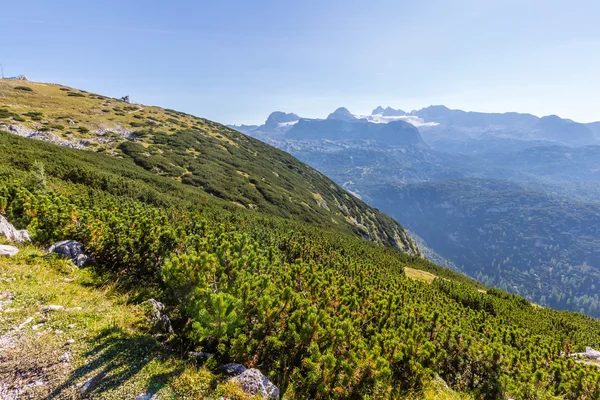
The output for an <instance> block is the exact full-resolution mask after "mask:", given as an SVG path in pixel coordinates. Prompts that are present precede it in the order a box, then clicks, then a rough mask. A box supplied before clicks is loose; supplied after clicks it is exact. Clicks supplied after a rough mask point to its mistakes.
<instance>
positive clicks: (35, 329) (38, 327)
mask: <svg viewBox="0 0 600 400" xmlns="http://www.w3.org/2000/svg"><path fill="white" fill-rule="evenodd" d="M42 326H43V324H37V325H34V326H32V327H31V329H33V330H34V331H37V330H39V329H40V328H41V327H42Z"/></svg>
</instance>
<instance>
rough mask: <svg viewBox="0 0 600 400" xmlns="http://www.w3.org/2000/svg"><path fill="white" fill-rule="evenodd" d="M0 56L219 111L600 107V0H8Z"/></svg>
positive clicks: (10, 67)
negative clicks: (340, 108) (437, 106)
mask: <svg viewBox="0 0 600 400" xmlns="http://www.w3.org/2000/svg"><path fill="white" fill-rule="evenodd" d="M0 34H1V35H2V37H1V43H2V44H1V45H0V62H1V63H2V64H3V65H4V71H5V75H7V76H8V75H16V74H21V73H23V74H26V75H27V76H28V77H29V78H30V79H32V80H36V81H47V82H56V83H61V84H65V85H69V86H75V87H78V88H81V89H85V90H88V91H93V92H97V93H102V94H106V95H110V96H123V95H126V94H128V95H130V96H131V98H132V100H133V101H137V102H141V103H145V104H153V105H160V106H164V107H168V108H175V109H178V110H182V111H186V112H189V113H192V114H195V115H199V116H203V117H206V118H210V119H213V120H216V121H219V122H223V123H260V122H262V121H264V119H265V118H266V117H267V115H268V114H269V113H270V112H271V111H274V110H281V111H288V112H295V113H297V114H300V115H301V116H307V117H323V116H326V115H327V114H328V113H329V112H331V111H333V109H335V108H337V107H339V106H345V107H347V108H349V109H350V110H351V111H352V112H355V113H370V111H371V110H372V109H373V108H374V107H376V106H377V105H379V104H381V105H383V106H387V105H390V106H392V107H394V108H402V109H404V110H412V109H416V108H421V107H424V106H428V105H430V104H445V105H447V106H449V107H450V108H461V109H465V110H475V111H496V112H504V111H521V112H530V113H533V114H536V115H547V114H558V115H560V116H562V117H568V118H572V119H575V120H578V121H592V120H600V1H598V0H586V1H583V0H581V1H578V0H571V1H564V0H561V1H556V0H537V1H534V0H498V1H496V0H476V1H467V0H440V1H426V0H425V1H420V0H413V1H399V0H396V1H392V0H390V1H352V0H345V1H337V0H318V1H313V0H303V1H292V0H289V1H288V0H277V1H275V0H274V1H259V0H253V1H250V0H240V1H228V0H218V1H191V0H190V1H164V0H163V1H128V0H120V1H112V0H103V1H93V0H86V1H60V0H54V1H27V0H19V1H10V0H7V1H4V2H3V4H2V10H1V11H0Z"/></svg>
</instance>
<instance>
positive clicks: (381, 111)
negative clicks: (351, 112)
mask: <svg viewBox="0 0 600 400" xmlns="http://www.w3.org/2000/svg"><path fill="white" fill-rule="evenodd" d="M371 115H382V116H384V117H402V116H404V115H407V114H406V112H404V111H403V110H401V109H397V110H396V109H394V108H392V107H389V106H388V107H386V108H383V107H381V106H377V108H376V109H374V110H373V112H371Z"/></svg>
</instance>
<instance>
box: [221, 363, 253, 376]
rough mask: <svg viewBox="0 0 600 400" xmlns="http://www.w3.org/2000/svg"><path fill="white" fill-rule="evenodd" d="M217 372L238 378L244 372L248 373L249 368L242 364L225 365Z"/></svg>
mask: <svg viewBox="0 0 600 400" xmlns="http://www.w3.org/2000/svg"><path fill="white" fill-rule="evenodd" d="M217 370H218V371H219V372H222V373H224V374H225V375H229V376H237V375H241V374H243V373H244V372H246V370H247V368H246V367H244V366H243V365H242V364H234V363H231V364H224V365H221V366H220V367H219V368H217Z"/></svg>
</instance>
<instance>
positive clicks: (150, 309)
mask: <svg viewBox="0 0 600 400" xmlns="http://www.w3.org/2000/svg"><path fill="white" fill-rule="evenodd" d="M141 307H142V308H143V309H144V312H145V313H146V315H147V316H148V318H149V319H150V322H151V324H152V333H173V327H172V326H171V320H170V319H169V316H168V315H167V313H166V312H165V305H164V304H163V303H161V302H159V301H156V300H154V299H150V300H146V301H144V302H143V303H142V304H141Z"/></svg>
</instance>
